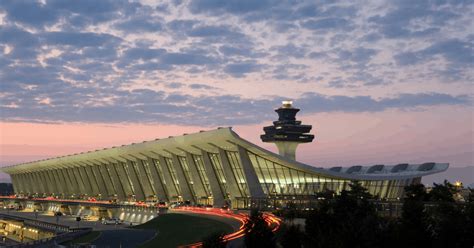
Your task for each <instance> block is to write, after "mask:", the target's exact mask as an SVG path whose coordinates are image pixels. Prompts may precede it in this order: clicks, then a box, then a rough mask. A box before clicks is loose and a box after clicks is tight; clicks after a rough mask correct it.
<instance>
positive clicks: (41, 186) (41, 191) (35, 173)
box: [33, 171, 47, 195]
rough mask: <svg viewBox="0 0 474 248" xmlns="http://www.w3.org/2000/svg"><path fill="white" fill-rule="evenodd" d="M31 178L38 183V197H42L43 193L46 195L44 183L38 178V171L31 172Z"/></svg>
mask: <svg viewBox="0 0 474 248" xmlns="http://www.w3.org/2000/svg"><path fill="white" fill-rule="evenodd" d="M33 177H34V178H35V181H36V182H37V183H38V191H39V192H38V193H40V195H43V193H46V191H47V190H46V189H45V186H44V184H45V182H44V181H43V180H41V178H40V177H39V171H34V172H33Z"/></svg>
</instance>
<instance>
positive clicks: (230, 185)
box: [218, 148, 242, 199]
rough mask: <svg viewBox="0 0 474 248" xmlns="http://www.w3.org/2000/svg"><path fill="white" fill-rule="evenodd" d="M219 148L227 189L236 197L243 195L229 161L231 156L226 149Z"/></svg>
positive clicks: (232, 196)
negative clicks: (228, 155)
mask: <svg viewBox="0 0 474 248" xmlns="http://www.w3.org/2000/svg"><path fill="white" fill-rule="evenodd" d="M218 149H219V156H220V158H221V163H222V168H223V169H224V175H225V179H226V183H227V190H228V193H229V194H230V197H231V198H233V199H235V198H236V197H242V194H241V193H240V189H239V186H238V185H237V180H236V179H235V175H234V172H233V170H232V167H231V165H230V162H229V158H228V157H227V154H226V153H225V151H224V150H223V149H221V148H218Z"/></svg>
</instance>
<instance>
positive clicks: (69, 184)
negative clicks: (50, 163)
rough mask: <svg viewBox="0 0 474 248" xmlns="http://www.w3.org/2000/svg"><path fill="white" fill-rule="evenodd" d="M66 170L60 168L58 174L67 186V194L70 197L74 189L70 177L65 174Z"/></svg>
mask: <svg viewBox="0 0 474 248" xmlns="http://www.w3.org/2000/svg"><path fill="white" fill-rule="evenodd" d="M64 170H65V169H64V168H58V169H57V172H58V176H59V178H61V180H62V181H63V184H64V186H65V193H66V195H67V196H68V197H69V196H70V195H72V194H73V191H74V189H73V187H72V185H71V182H70V180H69V177H68V176H67V175H65V174H64Z"/></svg>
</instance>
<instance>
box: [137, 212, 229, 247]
mask: <svg viewBox="0 0 474 248" xmlns="http://www.w3.org/2000/svg"><path fill="white" fill-rule="evenodd" d="M133 228H137V229H153V230H157V231H158V235H156V236H155V237H154V238H153V239H152V240H150V241H148V242H146V243H145V244H143V245H142V246H141V247H144V248H146V247H164V248H166V247H177V246H179V245H186V244H192V243H196V242H199V241H202V240H203V239H204V238H206V237H207V236H209V234H212V233H231V232H232V231H233V229H232V227H231V226H230V225H228V224H225V223H223V222H220V221H217V220H213V219H209V218H205V217H199V216H191V215H186V214H175V213H170V214H164V215H160V216H159V217H158V218H155V219H153V220H151V221H149V222H146V223H144V224H142V225H138V226H135V227H133Z"/></svg>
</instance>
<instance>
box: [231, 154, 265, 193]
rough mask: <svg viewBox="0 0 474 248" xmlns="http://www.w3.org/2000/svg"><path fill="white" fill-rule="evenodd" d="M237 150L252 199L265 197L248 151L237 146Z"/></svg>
mask: <svg viewBox="0 0 474 248" xmlns="http://www.w3.org/2000/svg"><path fill="white" fill-rule="evenodd" d="M237 150H238V152H239V157H240V161H241V162H242V169H243V171H244V175H245V180H246V182H247V186H248V189H249V194H250V197H264V196H265V193H264V192H263V189H262V185H261V184H260V182H259V181H258V177H257V173H255V169H254V168H253V166H252V162H251V161H250V158H249V154H248V153H247V150H245V148H243V147H242V146H239V145H238V146H237Z"/></svg>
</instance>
